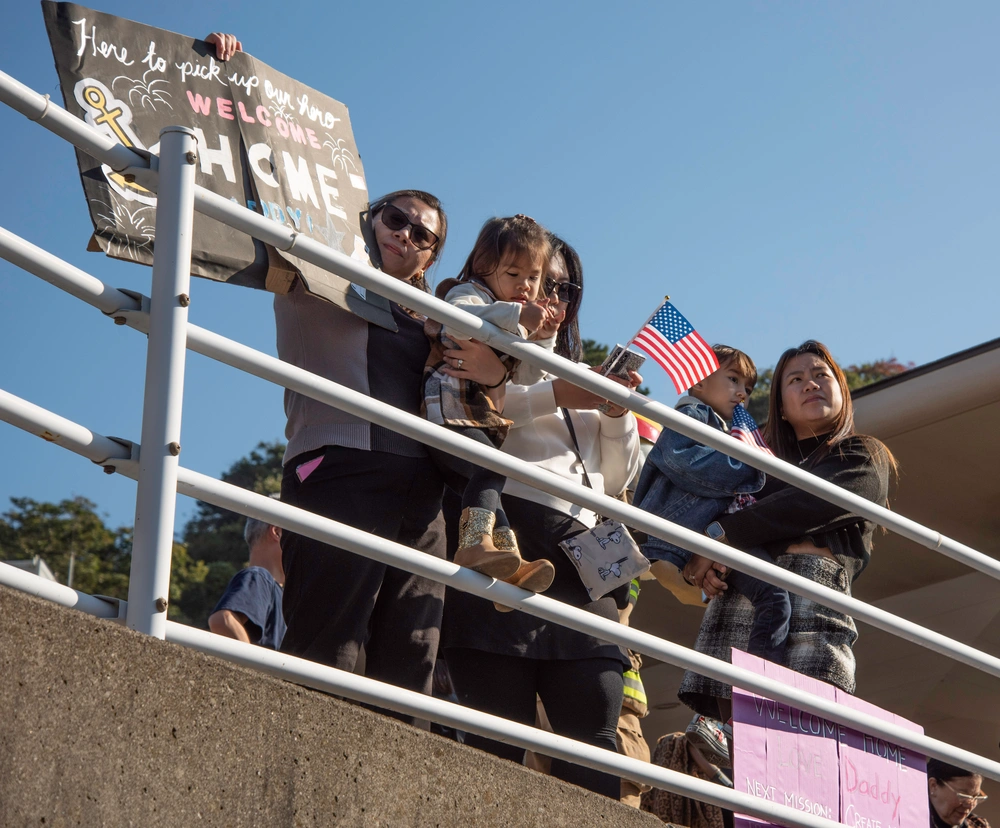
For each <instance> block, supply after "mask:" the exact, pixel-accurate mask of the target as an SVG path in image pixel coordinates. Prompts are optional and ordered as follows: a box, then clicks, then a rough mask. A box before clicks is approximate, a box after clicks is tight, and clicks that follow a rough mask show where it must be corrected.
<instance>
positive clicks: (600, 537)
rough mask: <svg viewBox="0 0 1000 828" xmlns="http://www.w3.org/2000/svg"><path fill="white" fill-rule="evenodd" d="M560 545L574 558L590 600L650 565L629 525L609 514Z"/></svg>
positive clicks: (624, 581)
mask: <svg viewBox="0 0 1000 828" xmlns="http://www.w3.org/2000/svg"><path fill="white" fill-rule="evenodd" d="M559 548H560V549H562V551H563V552H565V553H566V555H567V556H568V557H569V559H570V560H571V561H572V562H573V565H574V566H575V567H576V571H577V574H578V575H579V576H580V580H581V581H583V585H584V586H585V587H586V588H587V592H588V593H589V594H590V598H591V600H593V601H596V600H597V599H598V598H603V597H604V596H605V595H607V594H608V593H609V592H611V591H612V590H614V589H617V588H618V587H620V586H621V585H622V584H627V583H628V582H629V581H631V580H632V579H633V578H638V577H639V576H640V575H642V574H643V573H644V572H646V571H647V570H648V569H649V561H648V560H646V558H645V557H644V556H643V554H642V552H640V551H639V545H638V544H637V543H636V542H635V541H634V540H633V539H632V536H631V535H630V534H629V531H628V529H626V528H625V527H624V526H623V525H622V524H621V523H619V522H618V521H617V520H611V519H610V518H609V519H608V520H605V521H602V522H601V523H598V524H597V526H595V527H594V528H593V529H588V530H587V531H586V532H581V533H580V534H578V535H574V536H573V537H571V538H567V539H566V540H564V541H562V542H561V543H560V544H559Z"/></svg>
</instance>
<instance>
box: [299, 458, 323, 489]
mask: <svg viewBox="0 0 1000 828" xmlns="http://www.w3.org/2000/svg"><path fill="white" fill-rule="evenodd" d="M322 462H323V455H322V454H321V455H320V456H319V457H314V458H313V459H312V460H308V461H306V462H305V463H302V464H301V465H298V466H296V467H295V476H296V477H297V478H298V479H299V483H305V482H306V478H307V477H308V476H309V475H310V474H312V473H313V472H314V471H316V469H318V468H319V464H320V463H322Z"/></svg>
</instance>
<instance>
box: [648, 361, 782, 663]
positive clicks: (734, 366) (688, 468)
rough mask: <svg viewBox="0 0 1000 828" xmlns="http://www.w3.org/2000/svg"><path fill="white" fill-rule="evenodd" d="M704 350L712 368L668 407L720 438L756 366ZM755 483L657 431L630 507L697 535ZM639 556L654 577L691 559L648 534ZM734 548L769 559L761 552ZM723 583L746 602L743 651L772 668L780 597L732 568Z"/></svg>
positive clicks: (758, 485) (747, 469)
mask: <svg viewBox="0 0 1000 828" xmlns="http://www.w3.org/2000/svg"><path fill="white" fill-rule="evenodd" d="M712 350H713V351H715V355H716V356H717V357H718V360H719V370H717V371H716V372H715V373H714V374H710V375H709V376H707V377H706V378H705V379H703V380H702V381H701V382H699V383H697V384H696V385H694V386H693V387H692V388H691V389H690V390H689V392H688V395H687V396H684V397H681V398H680V400H678V401H677V405H676V408H677V410H678V411H680V412H681V413H683V414H686V415H687V416H689V417H693V418H694V419H696V420H698V421H699V422H702V423H705V424H706V425H709V426H711V427H712V428H716V429H718V430H719V431H722V432H725V433H727V434H728V433H729V421H730V420H732V417H733V412H734V411H735V409H736V406H737V405H740V404H741V403H743V402H745V401H746V400H747V399H748V398H749V397H750V393H751V392H752V391H753V388H754V385H756V384H757V369H756V367H755V366H754V364H753V360H751V359H750V357H748V356H747V355H746V354H744V353H743V352H742V351H738V350H736V349H735V348H730V347H728V346H726V345H715V346H714V347H713V348H712ZM763 486H764V473H763V472H761V471H758V470H757V469H755V468H753V467H752V466H748V465H747V464H746V463H743V462H741V461H739V460H736V459H734V458H732V457H728V456H727V455H725V454H723V453H722V452H720V451H716V450H715V449H713V448H709V447H708V446H703V445H702V444H701V443H698V442H696V441H694V440H692V439H691V438H690V437H685V436H684V435H682V434H678V433H677V432H676V431H671V430H670V429H669V428H665V429H663V431H662V432H661V434H660V437H659V439H658V440H657V441H656V445H655V446H653V449H652V451H651V452H650V453H649V456H648V457H647V458H646V463H645V465H644V466H643V469H642V474H641V475H640V477H639V483H638V484H637V486H636V490H635V500H634V503H635V505H636V506H638V507H639V508H641V509H645V510H646V511H647V512H650V513H651V514H654V515H656V516H657V517H661V518H664V519H666V520H669V521H672V522H673V523H676V524H678V525H680V526H683V527H685V528H686V529H692V530H694V531H696V532H704V531H705V530H706V529H707V528H709V526H710V525H711V524H712V523H713V521H715V520H716V519H717V518H719V517H720V516H721V515H723V514H725V513H726V512H728V511H735V510H736V509H739V508H741V506H743V505H747V501H749V502H752V501H753V499H752V497H750V495H751V494H752V493H753V492H759V491H760V490H761V489H762V488H763ZM717 528H721V527H717ZM709 534H710V535H711V533H709ZM642 551H643V554H644V555H645V556H646V557H647V558H649V560H650V561H652V562H653V569H654V574H655V570H656V569H657V566H658V565H657V563H656V562H657V561H664V562H666V563H668V564H670V565H672V566H676V567H677V569H678V570H680V571H683V569H684V566H685V564H687V562H688V561H689V560H691V552H689V551H687V550H686V549H682V548H681V547H679V546H675V545H674V544H672V543H669V542H667V541H665V540H661V539H660V538H654V537H650V538H649V539H648V541H647V542H646V543H645V544H644V545H643V548H642ZM741 551H743V552H746V553H748V554H750V555H753V556H754V557H755V558H761V559H762V560H766V561H770V560H771V558H770V556H769V555H768V554H767V553H766V552H764V550H762V549H744V550H741ZM727 583H728V584H729V585H730V586H731V587H733V588H734V589H736V591H737V592H739V593H741V594H742V595H744V596H746V598H747V599H748V600H749V601H750V603H751V604H752V605H753V610H754V614H753V628H752V630H751V633H750V643H749V646H748V647H747V650H748V652H750V653H751V654H752V655H756V656H760V657H762V658H766V659H768V660H769V661H773V662H776V663H778V664H780V663H781V661H782V657H783V655H784V651H785V645H786V643H787V639H788V622H789V618H790V616H791V605H790V602H789V599H788V592H787V591H786V590H784V589H782V588H781V587H777V586H774V585H772V584H769V583H767V582H765V581H761V580H759V579H757V578H754V577H752V576H750V575H747V574H745V573H743V572H739V571H737V570H732V569H731V570H730V573H729V576H728V578H727Z"/></svg>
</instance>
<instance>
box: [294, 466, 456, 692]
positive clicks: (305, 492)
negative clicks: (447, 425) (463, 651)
mask: <svg viewBox="0 0 1000 828" xmlns="http://www.w3.org/2000/svg"><path fill="white" fill-rule="evenodd" d="M319 454H324V459H323V462H322V463H321V464H320V466H319V467H318V468H317V469H316V470H315V471H313V472H312V474H310V475H309V476H308V477H307V478H306V480H305V481H304V482H300V481H299V479H298V477H297V476H296V474H295V469H296V467H297V466H299V465H301V464H302V463H303V462H305V461H306V460H309V459H312V458H315V457H316V456H318V455H319ZM442 491H443V484H442V481H441V477H440V475H439V474H438V472H437V470H436V469H435V467H434V464H433V463H431V462H430V460H428V459H427V458H426V457H424V458H414V457H402V456H400V455H394V454H386V453H382V452H376V451H363V450H360V449H350V448H343V447H340V446H331V447H327V448H326V449H325V450H323V451H314V452H308V453H306V454H303V455H300V456H299V457H296V458H294V459H293V460H292V461H290V462H289V463H288V464H287V465H286V466H285V471H284V475H283V477H282V481H281V499H282V501H283V502H285V503H290V504H292V505H293V506H299V507H300V508H303V509H307V510H308V511H310V512H314V513H316V514H318V515H322V516H324V517H328V518H331V519H333V520H336V521H340V522H342V523H346V524H349V525H350V526H354V527H356V528H358V529H362V530H364V531H367V532H371V533H373V534H375V535H378V536H380V537H383V538H387V539H388V540H392V541H396V542H397V543H400V544H403V545H404V546H409V547H410V548H412V549H416V550H418V551H420V552H426V553H428V554H430V555H433V556H434V557H438V558H444V556H445V538H444V519H443V518H442V516H441V493H442ZM281 551H282V561H283V563H284V567H285V589H284V596H283V599H282V603H283V609H284V616H285V623H286V624H287V625H288V630H287V632H286V633H285V638H284V641H283V642H282V645H281V650H282V652H286V653H290V654H291V655H296V656H300V657H302V658H307V659H309V660H311V661H317V662H319V663H321V664H327V665H330V666H331V667H337V668H339V669H341V670H348V671H353V670H354V667H355V664H356V662H357V658H358V654H359V652H360V649H361V646H362V645H364V647H365V655H366V667H365V674H366V675H368V676H370V677H371V678H376V679H379V680H381V681H386V682H389V683H390V684H394V685H396V686H398V687H405V688H407V689H409V690H416V691H418V692H421V693H430V692H431V679H432V674H433V670H434V662H435V660H436V659H437V651H438V643H439V641H440V635H441V615H442V612H443V608H444V584H439V583H437V582H435V581H431V580H429V579H427V578H422V577H419V576H417V575H412V574H411V573H409V572H405V571H404V570H401V569H396V568H394V567H391V566H386V565H385V564H383V563H379V562H378V561H374V560H371V559H369V558H365V557H362V556H360V555H355V554H353V553H351V552H348V551H346V550H344V549H339V548H337V547H333V546H328V545H327V544H324V543H320V542H319V541H315V540H312V539H311V538H307V537H305V536H303V535H296V534H294V533H292V532H282V535H281Z"/></svg>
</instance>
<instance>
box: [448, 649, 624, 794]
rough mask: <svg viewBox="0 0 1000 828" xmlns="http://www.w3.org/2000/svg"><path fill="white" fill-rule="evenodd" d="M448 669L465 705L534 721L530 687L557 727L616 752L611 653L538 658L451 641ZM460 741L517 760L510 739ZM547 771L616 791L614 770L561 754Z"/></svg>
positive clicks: (616, 680) (618, 675) (616, 674)
mask: <svg viewBox="0 0 1000 828" xmlns="http://www.w3.org/2000/svg"><path fill="white" fill-rule="evenodd" d="M448 669H449V670H450V671H451V677H452V680H453V682H454V684H455V691H456V692H457V694H458V700H459V702H460V703H461V704H463V705H465V706H466V707H471V708H474V709H476V710H481V711H483V712H484V713H492V714H494V715H496V716H502V717H503V718H505V719H511V720H513V721H515V722H520V723H522V724H526V725H534V723H535V695H536V694H537V695H538V697H539V698H541V700H542V704H544V705H545V712H546V714H547V715H548V717H549V722H550V723H551V724H552V729H553V730H554V731H555V732H556V733H557V734H559V735H560V736H567V737H569V738H571V739H576V740H578V741H581V742H586V743H587V744H590V745H595V746H597V747H601V748H604V749H605V750H610V751H612V752H617V751H618V743H617V739H616V728H617V726H618V714H619V713H620V712H621V707H622V690H623V685H622V682H623V679H622V665H621V662H620V661H619V660H618V659H615V658H585V659H572V660H571V659H567V660H543V659H533V658H521V657H519V656H504V655H495V654H493V653H487V652H483V651H481V650H471V649H466V648H454V649H449V650H448ZM465 743H466V744H467V745H471V746H472V747H475V748H479V749H480V750H485V751H487V752H488V753H492V754H493V755H494V756H499V757H501V758H504V759H509V760H511V761H512V762H518V763H520V762H522V761H523V760H524V748H519V747H516V746H515V745H508V744H504V743H503V742H497V741H494V740H493V739H487V738H485V737H483V736H477V735H475V734H473V733H467V734H466V737H465ZM552 775H553V776H555V777H556V778H558V779H562V780H563V781H564V782H569V783H571V784H573V785H579V786H580V787H581V788H586V789H587V790H590V791H594V792H595V793H599V794H604V795H605V796H607V797H610V798H611V799H618V798H619V796H620V794H621V780H620V779H619V778H618V777H617V776H613V775H611V774H608V773H602V772H601V771H596V770H593V769H591V768H585V767H582V766H580V765H573V764H570V763H569V762H566V761H565V760H562V759H553V760H552Z"/></svg>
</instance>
